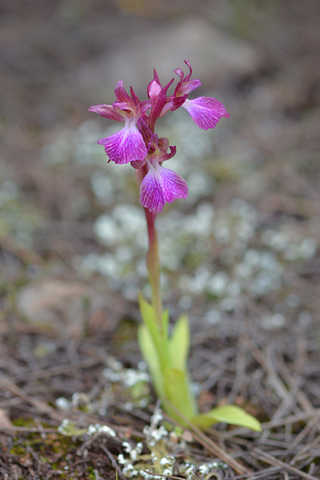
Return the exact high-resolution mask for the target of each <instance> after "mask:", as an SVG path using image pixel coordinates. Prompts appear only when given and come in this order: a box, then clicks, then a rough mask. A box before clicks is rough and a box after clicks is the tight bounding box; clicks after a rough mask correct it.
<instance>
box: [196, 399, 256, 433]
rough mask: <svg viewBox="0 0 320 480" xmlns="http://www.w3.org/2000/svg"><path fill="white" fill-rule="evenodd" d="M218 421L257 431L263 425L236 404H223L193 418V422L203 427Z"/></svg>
mask: <svg viewBox="0 0 320 480" xmlns="http://www.w3.org/2000/svg"><path fill="white" fill-rule="evenodd" d="M218 422H224V423H229V424H231V425H239V426H240V427H247V428H250V429H251V430H255V431H257V432H260V431H261V425H260V423H259V422H258V420H257V419H256V418H254V417H253V416H252V415H250V414H249V413H247V412H245V411H244V410H243V409H242V408H240V407H237V406H236V405H223V406H221V407H216V408H213V409H212V410H210V411H209V412H207V413H203V414H201V415H197V416H195V417H194V418H192V423H194V424H195V425H196V426H197V427H199V428H202V429H206V428H209V427H211V425H213V424H214V423H218Z"/></svg>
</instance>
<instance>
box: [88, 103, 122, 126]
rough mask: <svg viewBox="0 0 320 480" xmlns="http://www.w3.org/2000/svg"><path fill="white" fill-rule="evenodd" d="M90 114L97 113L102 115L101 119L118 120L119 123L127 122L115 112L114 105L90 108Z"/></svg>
mask: <svg viewBox="0 0 320 480" xmlns="http://www.w3.org/2000/svg"><path fill="white" fill-rule="evenodd" d="M89 112H94V113H97V114H98V115H101V117H105V118H109V119H110V120H116V121H117V122H123V121H124V120H125V119H124V117H123V116H121V115H119V114H118V113H117V112H116V111H115V109H114V108H113V106H112V105H93V106H92V107H90V108H89Z"/></svg>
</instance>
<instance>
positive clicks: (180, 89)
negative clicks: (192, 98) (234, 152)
mask: <svg viewBox="0 0 320 480" xmlns="http://www.w3.org/2000/svg"><path fill="white" fill-rule="evenodd" d="M200 85H201V82H200V80H198V79H196V78H195V79H194V80H189V81H188V82H186V81H184V82H181V84H180V85H177V87H176V90H175V92H174V93H175V95H177V96H182V95H186V94H188V93H190V92H192V91H193V90H195V89H196V88H198V87H200Z"/></svg>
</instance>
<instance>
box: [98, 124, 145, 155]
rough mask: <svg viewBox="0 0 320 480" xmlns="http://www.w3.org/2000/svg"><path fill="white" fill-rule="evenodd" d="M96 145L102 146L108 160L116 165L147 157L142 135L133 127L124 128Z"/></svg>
mask: <svg viewBox="0 0 320 480" xmlns="http://www.w3.org/2000/svg"><path fill="white" fill-rule="evenodd" d="M98 143H99V145H103V146H104V149H105V151H106V154H107V155H108V157H109V158H110V160H111V161H113V162H114V163H118V164H123V163H129V162H133V161H135V160H143V159H144V158H145V156H146V155H147V149H146V146H145V144H144V141H143V138H142V135H141V133H140V132H139V131H138V130H137V129H136V127H135V126H134V125H130V126H129V127H124V128H123V129H122V130H120V131H119V132H117V133H114V134H113V135H110V137H107V138H102V139H101V140H98Z"/></svg>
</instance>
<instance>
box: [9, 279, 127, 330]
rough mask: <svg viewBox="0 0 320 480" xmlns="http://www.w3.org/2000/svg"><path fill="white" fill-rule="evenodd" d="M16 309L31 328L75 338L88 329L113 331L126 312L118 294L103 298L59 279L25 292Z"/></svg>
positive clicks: (43, 283) (82, 287)
mask: <svg viewBox="0 0 320 480" xmlns="http://www.w3.org/2000/svg"><path fill="white" fill-rule="evenodd" d="M17 306H18V309H19V310H20V312H21V313H22V314H23V315H24V316H25V317H26V319H27V321H28V322H29V323H30V324H32V325H38V326H44V327H48V328H50V329H52V330H53V331H54V332H58V333H61V334H63V335H66V336H68V335H69V336H75V337H77V336H79V335H81V334H82V333H83V331H84V330H86V329H87V328H89V329H93V330H101V331H104V332H105V331H110V330H113V328H114V327H115V324H116V322H117V320H119V319H120V318H121V316H123V314H124V308H125V307H124V304H123V302H121V300H120V299H118V298H117V296H116V295H115V294H112V295H111V294H106V293H105V292H104V293H103V294H102V293H100V292H99V291H97V290H95V289H94V288H92V287H90V286H88V285H87V284H85V283H82V282H79V281H68V280H61V279H56V278H47V279H45V280H43V281H41V282H35V283H32V284H29V285H27V286H25V287H24V288H22V290H21V291H20V293H19V295H18V300H17ZM97 319H98V320H97Z"/></svg>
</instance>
